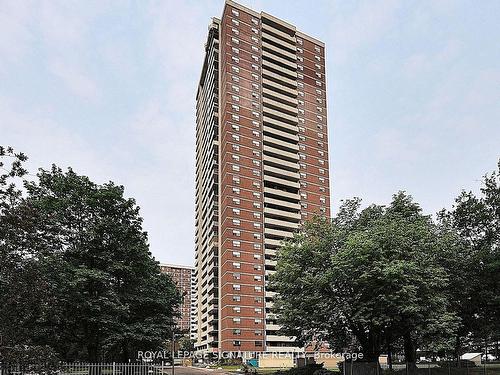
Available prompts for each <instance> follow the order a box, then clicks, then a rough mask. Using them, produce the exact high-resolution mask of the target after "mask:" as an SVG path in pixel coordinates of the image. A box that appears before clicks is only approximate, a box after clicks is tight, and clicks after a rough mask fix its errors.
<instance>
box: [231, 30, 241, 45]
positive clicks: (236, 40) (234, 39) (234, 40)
mask: <svg viewBox="0 0 500 375" xmlns="http://www.w3.org/2000/svg"><path fill="white" fill-rule="evenodd" d="M233 30H234V29H233ZM236 31H237V30H236ZM231 41H232V42H233V43H234V44H240V41H239V40H238V39H236V38H231Z"/></svg>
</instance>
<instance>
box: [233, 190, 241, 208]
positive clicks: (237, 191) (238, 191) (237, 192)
mask: <svg viewBox="0 0 500 375" xmlns="http://www.w3.org/2000/svg"><path fill="white" fill-rule="evenodd" d="M233 193H235V194H239V193H240V188H237V187H234V188H233ZM234 210H238V209H237V208H235V209H233V212H234ZM239 213H240V210H238V214H239Z"/></svg>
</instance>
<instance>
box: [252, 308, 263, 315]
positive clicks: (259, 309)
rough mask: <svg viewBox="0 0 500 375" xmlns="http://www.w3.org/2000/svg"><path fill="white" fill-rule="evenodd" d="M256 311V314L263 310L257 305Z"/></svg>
mask: <svg viewBox="0 0 500 375" xmlns="http://www.w3.org/2000/svg"><path fill="white" fill-rule="evenodd" d="M254 311H255V313H256V314H260V313H261V312H262V309H261V308H260V307H256V308H255V309H254Z"/></svg>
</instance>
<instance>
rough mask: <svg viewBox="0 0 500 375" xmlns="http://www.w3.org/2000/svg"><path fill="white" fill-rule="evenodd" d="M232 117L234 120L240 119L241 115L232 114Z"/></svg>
mask: <svg viewBox="0 0 500 375" xmlns="http://www.w3.org/2000/svg"><path fill="white" fill-rule="evenodd" d="M231 118H232V119H233V120H234V121H240V116H238V115H231Z"/></svg>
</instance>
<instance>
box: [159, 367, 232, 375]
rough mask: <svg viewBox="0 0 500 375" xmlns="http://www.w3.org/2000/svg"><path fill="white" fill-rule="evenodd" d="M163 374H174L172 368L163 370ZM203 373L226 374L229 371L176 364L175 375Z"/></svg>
mask: <svg viewBox="0 0 500 375" xmlns="http://www.w3.org/2000/svg"><path fill="white" fill-rule="evenodd" d="M163 374H164V375H172V369H168V370H166V369H165V370H163ZM203 374H210V375H226V374H228V373H227V372H225V371H221V370H206V369H201V368H194V367H179V366H175V371H174V375H203Z"/></svg>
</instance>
